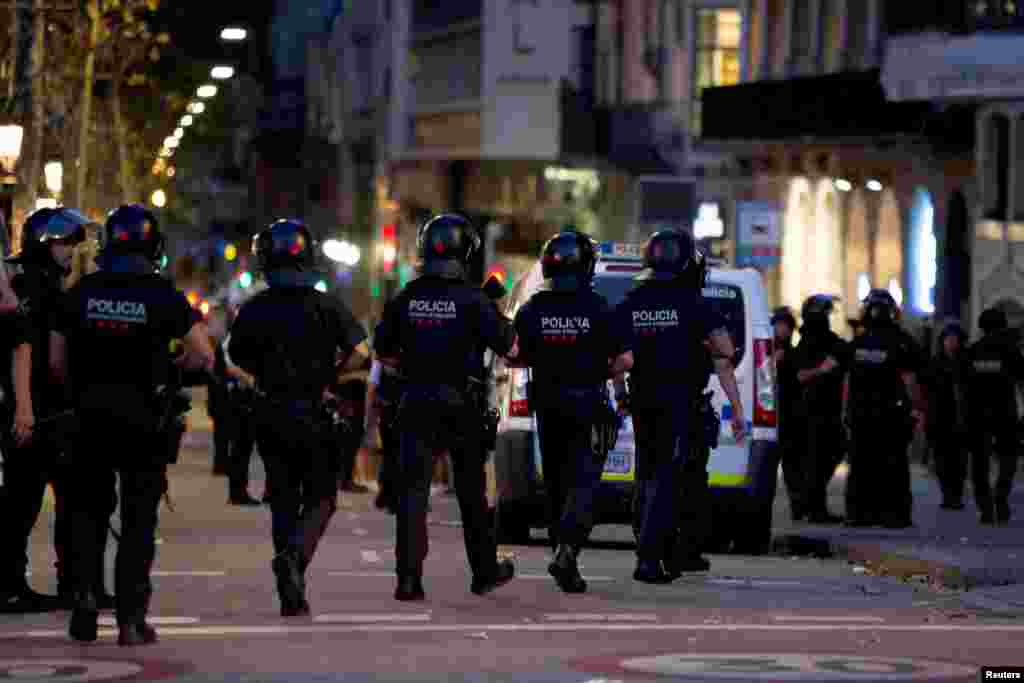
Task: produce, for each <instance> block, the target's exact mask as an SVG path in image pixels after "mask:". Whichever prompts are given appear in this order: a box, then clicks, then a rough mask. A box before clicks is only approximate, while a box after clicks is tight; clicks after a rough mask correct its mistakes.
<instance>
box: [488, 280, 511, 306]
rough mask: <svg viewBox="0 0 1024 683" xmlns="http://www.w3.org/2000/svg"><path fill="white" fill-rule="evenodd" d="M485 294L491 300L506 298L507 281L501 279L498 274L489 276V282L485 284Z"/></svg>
mask: <svg viewBox="0 0 1024 683" xmlns="http://www.w3.org/2000/svg"><path fill="white" fill-rule="evenodd" d="M483 290H484V294H486V295H487V298H488V299H490V300H491V301H497V300H498V299H504V298H505V296H506V295H507V294H508V288H506V287H505V283H504V282H502V281H501V279H500V278H498V276H496V275H492V276H490V277H489V278H487V282H485V283H484V286H483Z"/></svg>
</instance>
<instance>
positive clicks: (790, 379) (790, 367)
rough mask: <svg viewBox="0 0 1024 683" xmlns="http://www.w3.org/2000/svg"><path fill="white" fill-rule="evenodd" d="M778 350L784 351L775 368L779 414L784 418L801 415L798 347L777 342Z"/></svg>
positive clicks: (789, 343) (788, 343)
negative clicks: (797, 365) (797, 359)
mask: <svg viewBox="0 0 1024 683" xmlns="http://www.w3.org/2000/svg"><path fill="white" fill-rule="evenodd" d="M775 343H776V344H777V345H778V346H777V347H776V349H777V350H780V351H782V358H781V359H780V360H779V362H778V363H777V364H776V366H775V374H776V378H777V386H778V391H779V412H780V413H781V414H782V415H784V416H791V415H795V414H799V411H798V410H797V408H798V406H799V405H800V402H799V399H800V396H801V391H800V382H798V381H797V378H796V373H797V367H796V357H795V356H796V347H795V346H793V343H792V342H791V341H790V342H786V343H785V345H782V344H779V342H778V341H777V340H776V342H775Z"/></svg>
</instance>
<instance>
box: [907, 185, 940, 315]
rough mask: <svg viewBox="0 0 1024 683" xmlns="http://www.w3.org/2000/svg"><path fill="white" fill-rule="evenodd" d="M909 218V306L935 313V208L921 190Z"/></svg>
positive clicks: (936, 252) (936, 263) (936, 266)
mask: <svg viewBox="0 0 1024 683" xmlns="http://www.w3.org/2000/svg"><path fill="white" fill-rule="evenodd" d="M915 204H916V206H915V211H914V214H913V217H914V223H913V236H914V237H913V249H914V254H913V278H914V280H913V284H914V291H913V304H914V308H915V309H917V310H918V311H920V312H921V313H934V312H935V285H936V282H937V281H938V242H937V240H936V238H935V206H934V204H932V200H931V197H930V196H929V194H928V193H927V192H925V191H923V190H919V191H918V193H917V201H916V202H915Z"/></svg>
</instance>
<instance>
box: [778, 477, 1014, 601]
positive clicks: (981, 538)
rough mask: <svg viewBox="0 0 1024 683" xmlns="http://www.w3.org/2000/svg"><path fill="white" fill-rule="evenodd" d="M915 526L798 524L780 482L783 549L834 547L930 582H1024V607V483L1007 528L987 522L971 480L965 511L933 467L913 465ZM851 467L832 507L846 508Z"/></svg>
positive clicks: (875, 566) (885, 570)
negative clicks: (948, 504) (947, 498)
mask: <svg viewBox="0 0 1024 683" xmlns="http://www.w3.org/2000/svg"><path fill="white" fill-rule="evenodd" d="M912 473H913V480H912V488H913V492H914V526H913V527H912V528H910V529H898V530H890V529H882V528H867V529H862V528H846V527H843V526H841V525H840V526H816V525H809V524H802V523H794V522H792V520H791V519H790V515H789V501H788V499H787V497H786V490H785V486H784V485H783V484H782V482H781V481H780V483H779V489H778V490H779V493H778V495H777V496H776V500H775V511H774V520H775V522H774V527H775V528H774V536H775V546H776V549H777V550H779V551H780V552H793V553H794V554H795V553H796V549H797V548H798V547H801V546H803V548H804V549H805V550H806V549H807V548H808V547H810V548H814V547H815V546H817V547H819V548H822V547H826V546H827V548H828V549H830V550H831V552H832V553H833V554H835V555H837V556H840V557H845V558H847V559H849V560H851V561H853V562H855V563H857V564H860V565H862V566H864V568H865V571H868V572H870V573H872V574H883V575H892V576H899V577H904V578H911V577H913V578H916V579H920V580H924V579H925V578H927V580H928V581H929V582H930V583H932V584H933V585H938V586H943V587H947V588H961V589H963V588H975V587H982V586H985V587H991V586H1001V585H1005V584H1020V585H1019V587H1018V590H1017V593H1015V594H1014V593H1013V592H1012V591H1011V592H1010V594H1012V595H1015V596H1016V597H1015V598H1014V599H1017V600H1019V602H1020V604H1021V606H1022V609H1024V487H1022V486H1021V484H1020V483H1019V480H1018V483H1017V487H1016V488H1015V489H1014V491H1013V494H1012V495H1011V497H1010V505H1011V506H1012V508H1013V513H1014V517H1013V518H1012V519H1011V520H1010V523H1009V524H1008V525H1006V526H998V527H992V526H982V525H981V524H979V523H978V512H977V509H976V508H975V506H974V499H973V497H972V494H971V487H970V484H969V483H968V486H967V495H966V496H965V501H964V502H965V503H966V507H965V508H964V509H963V510H943V509H941V508H940V507H939V505H940V503H941V502H942V494H941V492H940V490H939V486H938V482H937V481H936V479H935V477H934V475H932V473H931V472H930V471H929V470H928V469H927V468H925V467H922V466H920V465H914V466H913V468H912ZM845 483H846V482H845V470H844V468H840V470H839V471H838V472H837V474H836V476H835V477H833V479H832V483H831V485H830V486H829V507H830V508H831V510H832V511H833V512H835V513H839V514H842V513H843V512H844V504H843V490H844V488H845Z"/></svg>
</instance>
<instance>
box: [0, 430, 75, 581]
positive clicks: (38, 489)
mask: <svg viewBox="0 0 1024 683" xmlns="http://www.w3.org/2000/svg"><path fill="white" fill-rule="evenodd" d="M4 457H5V461H4V479H5V484H4V486H5V488H6V495H5V496H4V499H3V507H2V509H0V519H2V520H3V522H2V523H0V558H2V559H0V593H3V592H4V591H7V590H10V591H16V590H18V589H20V588H21V587H22V586H24V584H25V571H26V569H27V568H28V544H29V537H30V536H31V535H32V529H33V528H34V527H35V525H36V522H37V521H38V520H39V513H40V511H41V510H42V505H43V498H44V496H45V494H46V485H47V484H48V483H49V484H51V485H52V486H53V494H54V501H55V506H56V509H55V515H54V516H55V522H54V530H53V547H54V551H55V552H56V555H57V576H58V581H59V582H60V583H62V584H64V586H66V585H67V584H66V582H67V580H68V573H69V572H68V556H67V544H68V536H69V534H70V533H71V528H70V524H69V516H68V508H67V500H66V498H67V483H68V467H67V464H66V463H64V462H61V461H60V453H59V452H58V451H57V450H56V448H55V447H54V446H53V444H51V443H50V442H48V441H46V440H44V439H38V440H36V441H33V442H30V443H29V444H26V445H25V446H23V447H21V448H14V449H11V450H10V452H8V453H5V454H4Z"/></svg>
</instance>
